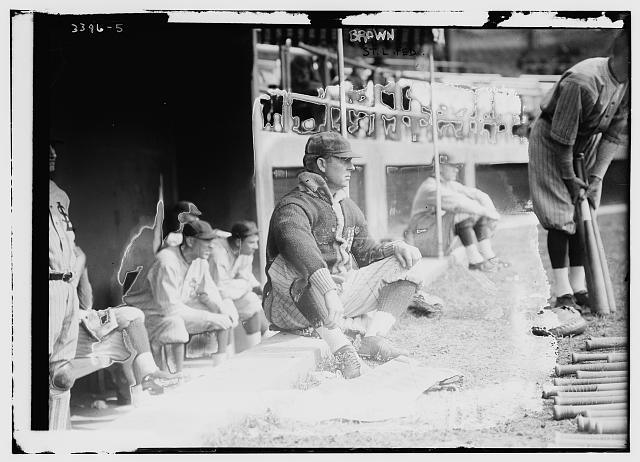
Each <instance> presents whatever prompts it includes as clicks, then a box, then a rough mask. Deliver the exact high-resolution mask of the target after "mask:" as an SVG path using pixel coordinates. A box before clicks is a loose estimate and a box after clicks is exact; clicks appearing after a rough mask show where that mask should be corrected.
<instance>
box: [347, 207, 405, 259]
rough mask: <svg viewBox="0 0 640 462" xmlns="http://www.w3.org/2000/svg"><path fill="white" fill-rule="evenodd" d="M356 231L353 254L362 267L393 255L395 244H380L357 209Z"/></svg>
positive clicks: (352, 246)
mask: <svg viewBox="0 0 640 462" xmlns="http://www.w3.org/2000/svg"><path fill="white" fill-rule="evenodd" d="M356 214H357V219H356V231H355V235H354V237H353V244H352V245H351V253H352V254H353V256H354V257H355V259H356V261H357V262H358V265H359V266H360V267H363V266H367V265H369V264H371V263H373V262H375V261H378V260H382V259H383V258H387V257H390V256H391V255H393V251H394V247H395V242H388V243H385V244H380V243H378V242H376V241H375V240H374V239H373V238H372V237H371V235H370V234H369V228H368V225H367V221H366V220H365V218H364V215H363V214H362V211H361V210H360V209H356Z"/></svg>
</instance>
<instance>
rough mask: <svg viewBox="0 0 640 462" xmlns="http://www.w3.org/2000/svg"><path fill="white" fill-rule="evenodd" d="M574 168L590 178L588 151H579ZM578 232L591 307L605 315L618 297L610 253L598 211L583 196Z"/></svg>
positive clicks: (578, 214) (614, 304)
mask: <svg viewBox="0 0 640 462" xmlns="http://www.w3.org/2000/svg"><path fill="white" fill-rule="evenodd" d="M574 169H575V171H576V175H577V176H578V178H580V179H581V180H582V181H584V182H585V183H586V182H587V181H588V178H587V173H586V169H585V165H584V154H579V155H577V156H576V157H575V158H574ZM576 233H577V234H578V238H579V239H580V242H581V243H582V245H584V248H585V255H586V261H585V265H584V269H585V274H586V279H587V289H588V290H589V305H590V308H591V311H592V312H593V313H594V314H598V315H603V316H604V315H607V314H609V313H613V312H615V311H616V300H615V296H614V293H613V285H612V284H611V275H610V274H609V266H608V264H607V256H606V254H605V253H604V245H603V244H602V237H601V236H600V228H599V227H598V220H597V216H596V211H595V209H594V208H593V207H592V206H591V205H590V204H589V201H588V200H587V199H586V198H581V199H579V200H578V202H577V203H576Z"/></svg>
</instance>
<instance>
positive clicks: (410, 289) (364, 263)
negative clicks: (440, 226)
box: [264, 132, 421, 378]
mask: <svg viewBox="0 0 640 462" xmlns="http://www.w3.org/2000/svg"><path fill="white" fill-rule="evenodd" d="M354 157H357V156H356V155H355V154H354V153H353V151H352V150H351V145H350V143H349V142H348V141H347V140H346V139H345V138H344V137H343V136H341V135H340V134H338V133H335V132H324V133H318V134H315V135H312V136H310V137H309V140H308V141H307V144H306V147H305V154H304V158H303V164H304V167H305V170H304V171H303V172H302V173H300V175H299V176H298V181H299V183H298V186H297V187H296V188H295V189H294V190H293V191H291V192H289V193H288V194H286V195H285V196H284V197H283V198H282V199H281V200H280V202H279V203H278V204H277V205H276V207H275V210H274V213H273V215H272V217H271V224H270V227H269V235H268V238H267V249H266V252H267V267H266V272H267V278H268V281H267V284H266V286H265V290H264V294H265V295H264V309H265V314H266V315H267V318H268V319H269V320H270V321H271V323H272V325H274V326H275V327H277V328H279V329H281V330H305V329H308V328H310V327H311V328H314V329H315V330H316V331H317V332H318V333H319V334H320V336H321V337H322V338H323V339H324V340H325V341H326V342H327V344H328V345H329V347H330V348H331V351H332V353H334V355H335V356H336V358H337V359H338V364H339V367H340V369H341V371H342V373H343V375H344V376H345V378H355V377H358V376H359V375H361V373H362V372H363V371H364V369H365V367H366V366H365V365H364V363H362V360H361V359H360V356H359V355H361V356H365V357H371V358H375V359H379V360H389V359H392V358H394V357H397V356H399V355H401V354H404V353H405V352H404V351H402V350H399V349H397V348H395V347H394V346H393V345H391V344H390V343H389V341H388V340H386V339H385V338H384V337H383V336H384V335H385V334H386V332H387V331H388V330H389V329H390V327H391V324H392V323H393V317H392V316H390V315H389V314H388V313H393V314H395V315H398V314H399V313H401V312H403V311H404V310H405V309H406V308H407V306H408V303H409V301H410V300H411V298H412V296H413V295H414V294H415V292H416V290H417V289H418V286H419V285H420V283H421V277H420V276H419V275H414V274H412V273H411V272H410V271H409V270H410V269H411V267H412V266H413V265H414V264H415V263H417V262H418V260H420V258H421V255H420V251H419V250H418V249H417V248H415V247H413V246H410V245H408V244H406V243H405V242H403V241H395V242H390V243H386V244H380V243H377V242H375V241H374V240H373V239H372V238H371V237H370V236H369V233H368V231H367V223H366V220H365V218H364V215H363V213H362V211H361V210H360V208H359V207H358V206H357V205H356V203H355V202H353V201H352V200H351V199H350V198H349V197H348V189H347V188H348V186H349V180H350V179H351V173H352V172H353V171H354V170H355V167H354V165H353V162H352V159H353V158H354ZM379 310H380V311H379ZM384 312H387V313H384ZM377 315H382V316H377ZM356 320H357V322H356ZM347 326H348V327H349V329H350V330H357V331H360V333H361V334H363V339H362V342H361V346H360V348H359V350H358V351H356V350H355V348H354V347H353V346H352V344H351V342H350V341H349V339H348V338H347V337H346V336H345V334H344V333H343V330H342V327H345V328H346V327H347Z"/></svg>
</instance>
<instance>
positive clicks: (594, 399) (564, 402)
mask: <svg viewBox="0 0 640 462" xmlns="http://www.w3.org/2000/svg"><path fill="white" fill-rule="evenodd" d="M628 402H629V397H628V394H627V393H624V394H623V395H608V394H601V395H600V396H554V397H553V403H554V404H556V405H561V406H582V405H592V404H617V403H628Z"/></svg>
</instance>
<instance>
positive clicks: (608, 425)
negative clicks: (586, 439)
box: [594, 419, 629, 434]
mask: <svg viewBox="0 0 640 462" xmlns="http://www.w3.org/2000/svg"><path fill="white" fill-rule="evenodd" d="M628 430H629V419H610V420H609V419H599V420H596V422H595V430H594V433H606V434H611V433H614V434H616V433H626V432H627V431H628Z"/></svg>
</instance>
